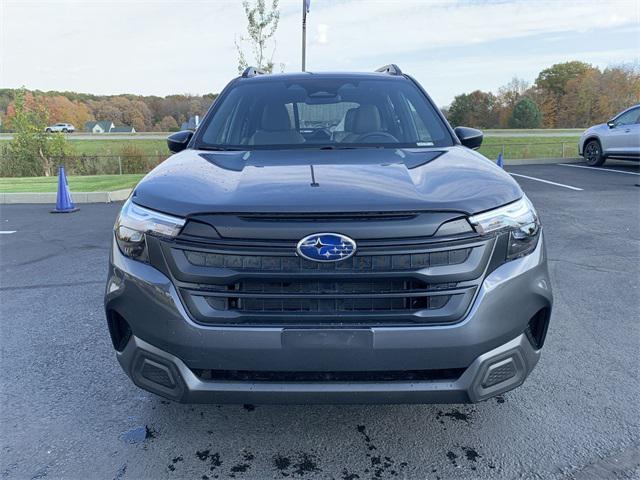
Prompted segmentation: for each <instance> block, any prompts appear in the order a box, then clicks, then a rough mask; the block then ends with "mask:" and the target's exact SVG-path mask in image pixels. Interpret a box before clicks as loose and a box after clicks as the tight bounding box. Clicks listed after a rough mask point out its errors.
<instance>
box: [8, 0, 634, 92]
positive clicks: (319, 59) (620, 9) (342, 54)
mask: <svg viewBox="0 0 640 480" xmlns="http://www.w3.org/2000/svg"><path fill="white" fill-rule="evenodd" d="M0 6H1V8H2V11H0V35H1V43H0V86H1V87H16V86H20V85H26V86H28V87H30V88H39V89H45V90H48V89H58V90H77V91H84V92H92V93H121V92H135V93H143V94H160V95H165V94H168V93H183V92H192V93H205V92H216V91H220V90H221V89H222V88H223V87H224V85H225V84H226V83H227V82H228V81H229V80H230V79H231V78H232V77H233V76H235V75H236V65H237V59H236V50H235V46H234V37H236V36H238V35H241V34H244V33H245V25H246V20H245V19H244V12H243V10H242V7H241V5H240V2H239V1H238V0H182V1H179V0H155V1H151V0H96V1H93V2H83V1H72V0H51V1H47V2H43V1H35V0H0ZM300 14H301V8H300V2H299V0H281V19H280V27H279V29H278V32H277V34H276V38H275V40H276V42H275V54H274V61H275V63H276V65H279V64H280V63H284V64H285V66H286V70H287V71H292V70H297V69H299V68H300V27H301V18H300ZM639 22H640V1H638V0H620V1H615V0H614V1H611V0H610V1H607V2H603V1H590V0H581V1H574V0H567V1H562V0H553V1H552V0H526V1H524V0H513V1H506V0H505V1H480V0H423V1H420V0H402V1H400V0H385V1H381V0H333V1H332V0H313V1H312V5H311V12H310V14H309V16H308V17H307V28H308V32H309V33H310V35H309V44H308V52H307V66H308V69H309V70H317V71H323V70H334V71H335V70H372V69H374V68H376V67H378V66H380V65H382V64H385V63H392V62H393V63H401V66H402V67H403V68H405V70H407V71H411V72H412V73H414V74H415V75H416V77H417V78H418V79H419V80H421V81H424V82H425V84H433V88H434V91H435V92H436V93H437V94H436V95H434V97H435V98H436V101H438V102H439V103H447V102H449V101H450V100H451V98H452V97H453V95H455V94H456V93H459V92H461V91H468V90H472V89H474V88H489V87H490V88H495V87H497V86H498V85H500V84H502V83H504V82H506V81H508V79H509V78H510V77H511V76H512V75H513V74H519V75H523V76H524V75H535V72H533V73H529V72H530V71H531V70H533V69H536V68H537V69H538V70H539V68H541V67H544V66H548V65H545V64H539V63H538V62H542V61H551V59H554V60H558V61H563V60H572V59H587V60H588V61H596V60H589V59H590V58H597V59H600V60H598V61H602V62H605V60H604V59H603V56H602V55H600V54H598V52H610V55H609V57H610V58H611V59H613V60H614V61H616V62H619V61H624V60H626V61H631V60H633V59H634V58H635V57H637V54H636V55H634V54H633V50H634V49H635V50H636V52H637V51H640V45H639V44H638V42H637V41H636V45H633V38H636V39H638V24H639ZM622 29H635V30H633V31H635V33H636V35H633V31H631V35H630V38H631V39H630V40H628V41H625V42H621V43H619V44H618V45H614V44H612V42H613V40H611V39H610V38H609V37H610V36H612V35H613V34H615V32H617V31H619V30H622ZM583 31H587V32H591V33H592V35H584V36H583V37H579V38H581V42H582V43H583V45H581V46H580V47H579V48H578V46H575V48H574V49H573V50H572V51H568V50H567V49H560V48H559V47H560V46H562V45H563V44H564V43H565V42H564V41H561V40H559V41H550V42H544V41H543V39H545V38H556V39H562V38H567V39H568V40H567V41H569V40H570V39H572V38H577V36H580V35H581V34H580V32H583ZM603 32H606V33H603ZM540 44H545V45H546V46H547V48H548V52H541V51H540V47H539V45H540ZM487 45H491V46H492V50H491V51H490V52H487V51H486V49H485V47H486V46H487ZM516 46H517V47H516ZM634 47H637V48H634ZM443 52H446V53H447V54H449V53H450V52H453V53H451V55H453V56H452V57H451V58H449V59H446V58H442V57H443ZM572 52H575V54H574V53H572ZM581 52H582V53H581ZM267 53H268V55H271V53H272V52H271V50H270V51H269V52H267ZM578 54H579V55H578ZM580 55H582V56H580ZM588 55H592V56H591V57H589V56H588ZM598 55H600V56H598ZM627 55H628V56H629V58H627ZM528 79H529V80H533V79H532V78H528Z"/></svg>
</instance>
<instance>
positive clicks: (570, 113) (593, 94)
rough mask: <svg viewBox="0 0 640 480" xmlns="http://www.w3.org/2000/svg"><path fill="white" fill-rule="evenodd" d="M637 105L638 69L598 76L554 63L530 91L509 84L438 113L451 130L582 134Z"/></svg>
mask: <svg viewBox="0 0 640 480" xmlns="http://www.w3.org/2000/svg"><path fill="white" fill-rule="evenodd" d="M638 102H640V69H639V68H638V66H637V65H620V66H613V67H608V68H605V69H604V70H600V69H599V68H597V67H594V66H592V65H590V64H588V63H584V62H578V61H572V62H565V63H558V64H555V65H552V66H551V67H549V68H546V69H544V70H542V71H541V72H540V73H539V74H538V76H537V78H536V79H535V82H534V83H533V85H529V84H528V83H527V82H526V81H524V80H521V79H519V78H514V79H512V80H511V81H510V82H509V83H508V84H506V85H504V86H503V87H501V88H500V89H498V92H497V93H492V92H483V91H481V90H475V91H473V92H471V93H464V94H461V95H458V96H456V97H455V98H454V99H453V102H452V103H451V105H450V106H449V107H445V108H444V109H443V112H444V113H445V115H446V116H447V118H448V119H449V122H451V124H452V125H453V126H458V125H465V126H471V127H477V128H586V127H589V126H591V125H594V124H597V123H602V122H604V121H606V120H608V119H610V118H611V117H613V116H614V115H615V114H616V113H618V112H620V111H622V110H624V109H625V108H628V107H630V106H631V105H634V104H636V103H638Z"/></svg>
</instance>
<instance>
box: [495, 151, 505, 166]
mask: <svg viewBox="0 0 640 480" xmlns="http://www.w3.org/2000/svg"><path fill="white" fill-rule="evenodd" d="M496 165H498V166H499V167H500V168H504V159H503V158H502V154H501V153H499V154H498V161H497V162H496Z"/></svg>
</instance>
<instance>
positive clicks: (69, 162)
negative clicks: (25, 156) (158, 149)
mask: <svg viewBox="0 0 640 480" xmlns="http://www.w3.org/2000/svg"><path fill="white" fill-rule="evenodd" d="M167 157H168V155H166V154H156V155H147V154H144V155H143V154H135V155H65V156H62V157H51V158H50V160H51V164H52V166H53V167H54V169H55V170H57V167H58V166H64V167H65V171H66V174H67V175H127V174H132V173H138V174H145V173H147V172H149V171H150V170H152V169H153V168H154V167H155V166H157V165H159V164H160V163H161V162H163V161H164V160H166V159H167ZM4 161H8V158H7V157H5V156H2V157H0V163H1V162H4Z"/></svg>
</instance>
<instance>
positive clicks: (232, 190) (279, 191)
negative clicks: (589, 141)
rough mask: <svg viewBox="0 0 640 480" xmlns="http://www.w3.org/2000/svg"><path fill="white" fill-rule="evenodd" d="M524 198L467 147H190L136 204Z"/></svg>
mask: <svg viewBox="0 0 640 480" xmlns="http://www.w3.org/2000/svg"><path fill="white" fill-rule="evenodd" d="M521 196H522V190H521V189H520V187H519V186H518V184H517V183H516V182H515V181H514V180H513V179H512V178H511V176H510V175H509V174H507V173H506V172H505V171H504V170H502V169H501V168H499V167H497V166H496V165H495V164H494V163H493V162H490V161H489V160H487V159H486V158H485V157H483V156H482V155H480V154H479V153H477V152H475V151H472V150H469V149H467V148H465V147H460V146H454V147H449V148H444V149H433V150H431V149H383V148H371V149H353V150H315V149H313V150H312V149H305V150H301V149H298V150H254V151H244V152H239V151H229V152H224V151H222V152H205V151H199V150H185V151H183V152H181V153H179V154H176V155H173V156H172V157H170V158H169V159H167V160H166V161H164V162H163V163H162V164H160V165H159V166H158V167H156V168H155V169H154V170H153V171H151V172H150V173H149V174H148V175H147V176H146V177H145V178H144V179H142V181H141V182H140V183H139V184H138V186H137V187H136V188H135V190H134V193H133V201H134V202H135V203H137V204H139V205H142V206H145V207H148V208H151V209H154V210H158V211H161V212H165V213H169V214H173V215H178V216H181V217H186V216H189V215H194V214H201V213H218V212H221V213H223V212H224V213H232V212H233V213H246V212H252V213H280V212H287V213H333V212H389V211H396V212H397V211H425V210H437V211H456V212H463V213H465V214H474V213H478V212H481V211H484V210H489V209H491V208H494V207H498V206H500V205H504V204H506V203H509V202H513V201H515V200H517V199H519V198H520V197H521Z"/></svg>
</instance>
